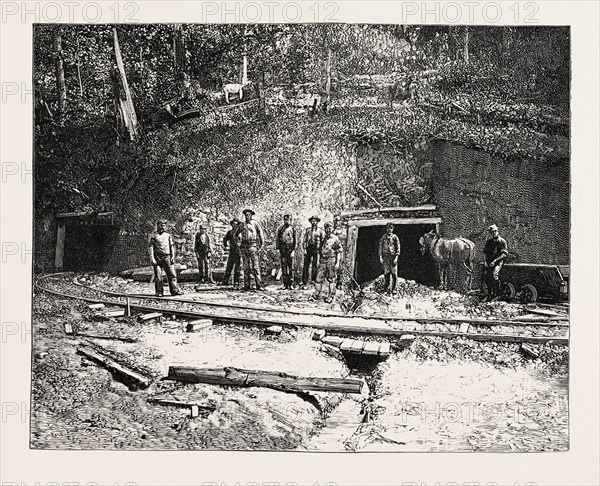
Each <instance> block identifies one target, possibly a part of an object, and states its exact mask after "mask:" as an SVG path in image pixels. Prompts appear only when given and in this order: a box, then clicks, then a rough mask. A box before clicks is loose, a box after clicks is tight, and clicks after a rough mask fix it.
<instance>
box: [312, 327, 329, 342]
mask: <svg viewBox="0 0 600 486" xmlns="http://www.w3.org/2000/svg"><path fill="white" fill-rule="evenodd" d="M325 334H326V331H325V329H317V330H316V331H315V332H313V335H312V339H313V341H322V340H323V338H324V337H325Z"/></svg>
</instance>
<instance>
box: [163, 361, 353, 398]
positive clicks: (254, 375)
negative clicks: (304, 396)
mask: <svg viewBox="0 0 600 486" xmlns="http://www.w3.org/2000/svg"><path fill="white" fill-rule="evenodd" d="M167 379H168V380H176V381H181V382H184V383H209V384H213V385H225V386H264V387H268V388H275V389H278V390H284V391H286V390H287V391H325V392H335V393H360V392H361V390H362V386H363V382H362V381H361V380H352V379H344V378H316V377H299V376H293V375H287V374H285V373H276V372H270V371H255V370H242V369H236V368H195V367H191V366H170V367H169V374H168V376H167Z"/></svg>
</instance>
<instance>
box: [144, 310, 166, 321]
mask: <svg viewBox="0 0 600 486" xmlns="http://www.w3.org/2000/svg"><path fill="white" fill-rule="evenodd" d="M159 317H162V314H161V313H160V312H152V313H151V314H144V315H141V316H140V317H139V320H140V321H142V322H149V321H151V320H153V319H158V318H159Z"/></svg>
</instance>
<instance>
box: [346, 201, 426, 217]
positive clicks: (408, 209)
mask: <svg viewBox="0 0 600 486" xmlns="http://www.w3.org/2000/svg"><path fill="white" fill-rule="evenodd" d="M436 210H437V206H436V205H435V204H423V205H421V206H413V207H407V206H401V207H391V208H381V209H359V210H356V211H342V212H341V213H340V216H341V217H342V218H346V217H352V216H361V215H363V214H377V213H381V214H385V213H391V212H411V211H436Z"/></svg>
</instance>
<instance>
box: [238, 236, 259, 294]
mask: <svg viewBox="0 0 600 486" xmlns="http://www.w3.org/2000/svg"><path fill="white" fill-rule="evenodd" d="M240 253H241V255H242V263H243V265H244V287H245V288H250V279H251V278H252V277H254V279H255V280H256V288H257V289H258V288H260V286H261V284H262V282H261V279H260V261H259V258H258V248H257V246H256V245H242V246H241V247H240Z"/></svg>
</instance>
